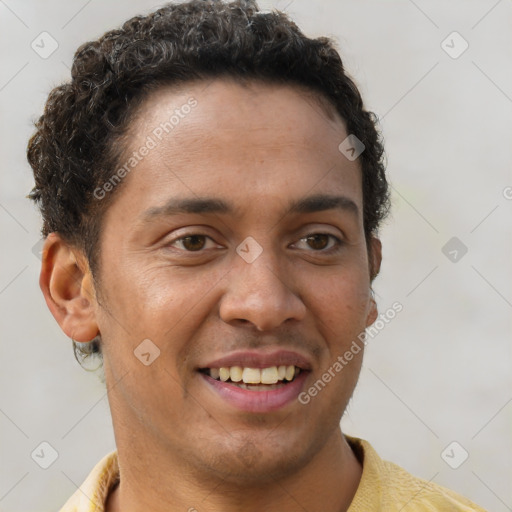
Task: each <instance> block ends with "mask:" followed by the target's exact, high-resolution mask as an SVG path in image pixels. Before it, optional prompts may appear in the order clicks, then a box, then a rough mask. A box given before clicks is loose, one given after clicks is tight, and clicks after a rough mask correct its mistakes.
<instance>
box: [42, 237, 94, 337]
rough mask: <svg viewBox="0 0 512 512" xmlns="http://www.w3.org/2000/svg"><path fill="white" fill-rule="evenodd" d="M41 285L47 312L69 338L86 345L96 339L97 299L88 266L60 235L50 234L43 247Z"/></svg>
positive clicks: (82, 257)
mask: <svg viewBox="0 0 512 512" xmlns="http://www.w3.org/2000/svg"><path fill="white" fill-rule="evenodd" d="M39 285H40V287H41V290H42V292H43V295H44V298H45V300H46V304H47V305H48V308H49V309H50V311H51V313H52V314H53V316H54V318H55V320H57V323H58V324H59V325H60V327H61V329H62V330H63V331H64V332H65V334H66V335H67V336H68V337H69V338H72V339H74V340H75V341H80V342H87V341H91V340H92V339H94V338H95V337H96V335H97V334H98V332H99V330H98V325H97V323H96V315H95V306H96V295H95V290H94V285H93V280H92V274H91V271H90V268H89V265H88V263H87V260H86V258H85V257H84V256H83V255H82V254H81V253H80V252H79V251H78V250H77V249H76V248H74V247H71V246H70V245H69V244H68V243H67V242H65V241H64V240H63V239H62V238H61V237H60V236H59V235H58V234H57V233H50V234H49V235H48V237H47V239H46V242H45V244H44V248H43V258H42V263H41V273H40V276H39Z"/></svg>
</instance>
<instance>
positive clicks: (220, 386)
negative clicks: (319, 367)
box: [201, 371, 309, 412]
mask: <svg viewBox="0 0 512 512" xmlns="http://www.w3.org/2000/svg"><path fill="white" fill-rule="evenodd" d="M308 373H309V372H306V371H301V372H300V373H299V375H298V376H297V377H295V379H293V381H292V382H289V383H288V384H283V386H282V387H279V388H278V389H272V390H270V391H251V390H249V389H243V388H240V387H238V386H235V385H234V384H230V383H228V382H222V381H220V380H216V379H212V378H211V377H210V376H209V375H206V374H204V373H201V376H202V377H203V378H204V380H205V382H206V383H207V384H208V385H209V386H210V387H211V388H213V390H214V391H215V392H217V393H218V394H219V395H220V396H221V397H222V398H223V399H224V400H226V402H228V403H229V404H231V405H232V406H234V407H236V408H237V409H241V410H243V411H247V412H271V411H276V410H278V409H281V408H282V407H284V406H286V405H288V404H289V403H291V402H293V401H294V400H297V397H298V396H299V394H300V392H301V390H302V388H303V386H304V381H305V380H306V378H307V374H308Z"/></svg>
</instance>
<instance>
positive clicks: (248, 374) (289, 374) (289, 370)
mask: <svg viewBox="0 0 512 512" xmlns="http://www.w3.org/2000/svg"><path fill="white" fill-rule="evenodd" d="M300 371H301V370H300V368H299V367H297V366H294V365H280V366H269V367H267V368H250V367H245V368H244V367H242V366H231V367H225V366H223V367H221V368H207V369H205V370H203V372H204V373H206V374H207V375H209V376H210V377H211V378H212V379H215V380H217V381H221V382H229V383H230V384H234V385H236V386H237V387H239V388H241V389H248V390H251V391H269V390H271V389H277V388H278V387H279V386H281V385H285V384H287V383H289V382H291V381H293V380H294V379H295V377H296V376H297V375H299V373H300Z"/></svg>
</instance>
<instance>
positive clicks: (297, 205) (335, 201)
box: [142, 194, 359, 221]
mask: <svg viewBox="0 0 512 512" xmlns="http://www.w3.org/2000/svg"><path fill="white" fill-rule="evenodd" d="M235 210H236V209H235V207H234V206H232V205H231V204H230V203H228V202H226V201H224V200H223V199H218V198H213V197H197V198H196V197H194V198H173V199H170V200H169V201H168V202H167V203H166V204H164V205H163V206H157V207H153V208H150V209H148V210H146V211H145V212H144V213H143V215H142V217H143V219H144V220H146V221H151V220H153V219H155V218H156V217H169V216H172V215H180V214H187V213H189V214H194V213H195V214H234V213H235ZM326 210H342V211H346V212H348V213H351V214H353V215H355V216H356V217H357V216H358V215H359V208H358V206H357V205H356V203H355V202H354V201H352V199H350V198H348V197H346V196H337V195H329V194H316V195H313V196H308V197H304V198H301V199H298V200H296V201H292V202H291V203H290V204H289V205H288V210H287V213H288V214H289V213H295V214H300V213H314V212H321V211H326Z"/></svg>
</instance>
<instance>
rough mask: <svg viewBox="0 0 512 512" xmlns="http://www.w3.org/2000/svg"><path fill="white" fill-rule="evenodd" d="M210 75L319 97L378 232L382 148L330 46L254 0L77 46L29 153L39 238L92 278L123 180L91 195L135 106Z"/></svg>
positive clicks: (188, 11) (216, 3) (211, 3)
mask: <svg viewBox="0 0 512 512" xmlns="http://www.w3.org/2000/svg"><path fill="white" fill-rule="evenodd" d="M217 77H228V78H232V79H235V80H243V81H247V80H251V79H254V80H260V81H264V82H267V83H275V84H284V85H296V86H299V87H303V88H306V89H308V90H310V91H312V92H314V93H316V94H317V95H318V97H319V98H321V99H323V100H325V99H327V100H328V103H330V104H331V106H332V108H334V109H335V110H336V111H337V112H338V114H339V115H340V116H341V117H342V118H343V119H344V121H345V123H346V127H347V131H348V133H350V134H354V135H355V136H356V137H357V138H358V139H360V140H361V141H362V142H363V144H364V145H365V150H364V152H363V153H362V154H361V156H360V157H359V162H360V165H361V170H362V189H363V222H364V230H365V235H366V238H367V240H368V239H369V238H370V236H372V235H374V234H376V233H377V230H378V227H379V225H380V223H381V221H382V220H383V219H384V218H385V216H386V215H387V213H388V211H389V204H390V203H389V187H388V183H387V180H386V176H385V164H384V150H383V145H382V142H381V138H380V134H379V132H378V130H377V128H376V116H375V115H374V114H373V113H371V112H368V111H366V110H365V108H364V106H363V101H362V99H361V95H360V94H359V91H358V89H357V87H356V86H355V84H354V82H353V81H352V80H351V78H350V77H349V76H348V75H347V74H346V73H345V69H344V66H343V62H342V60H341V58H340V55H339V54H338V52H337V50H336V49H335V46H334V44H333V43H332V41H331V40H330V39H328V38H326V37H320V38H316V39H311V38H308V37H306V36H305V35H304V34H303V33H302V32H301V31H300V30H299V28H298V27H297V26H296V25H295V23H293V22H292V21H291V20H290V19H289V18H288V16H286V15H285V14H284V13H282V12H279V11H272V12H260V11H259V9H258V5H257V3H256V1H254V0H236V1H233V2H230V3H226V2H225V1H222V0H190V1H188V2H184V3H170V4H167V5H165V6H164V7H163V8H160V9H158V10H157V11H155V12H152V13H150V14H148V15H146V16H136V17H134V18H132V19H130V20H128V21H127V22H125V23H124V24H123V25H122V27H121V28H119V29H116V30H112V31H110V32H107V33H105V34H104V35H103V36H102V37H100V38H99V39H98V40H96V41H91V42H87V43H85V44H83V45H82V46H81V47H80V48H79V49H78V50H77V51H76V53H75V56H74V60H73V66H72V69H71V81H69V82H66V83H64V84H62V85H60V86H58V87H56V88H55V89H53V90H52V91H51V93H50V95H49V97H48V100H47V102H46V106H45V109H44V113H43V115H42V116H41V117H40V118H39V120H38V121H37V122H36V131H35V133H34V134H33V136H32V137H31V139H30V141H29V144H28V150H27V156H28V161H29V163H30V165H31V166H32V169H33V171H34V178H35V186H34V188H33V189H32V191H31V193H30V194H29V198H31V199H32V200H34V201H35V202H36V203H37V205H38V206H39V208H40V210H41V212H42V216H43V228H42V234H43V236H47V235H48V234H49V233H51V232H58V233H59V234H60V235H61V236H62V237H63V238H64V239H65V240H66V241H67V242H68V243H70V244H71V245H74V246H76V247H77V248H79V249H81V250H82V251H83V252H84V254H85V255H86V257H87V259H88V261H89V264H90V267H91V271H92V272H93V277H94V276H95V271H96V269H97V264H98V261H99V250H100V247H99V239H100V237H99V234H100V232H101V220H102V217H103V214H104V212H105V210H106V209H107V208H108V205H109V204H110V202H111V201H112V199H113V197H115V192H116V191H117V190H118V189H119V188H120V187H119V186H118V187H116V188H115V190H113V191H112V192H111V193H110V194H109V195H108V197H107V198H105V199H104V200H101V201H99V200H98V199H96V197H95V196H94V191H95V190H96V189H97V188H98V187H99V186H101V185H103V184H104V183H105V182H107V181H108V179H109V178H110V177H111V176H112V174H113V170H114V169H116V168H117V166H118V165H119V163H120V162H119V160H120V157H121V154H122V151H123V149H124V148H123V144H122V141H123V135H125V134H126V133H127V130H128V128H129V126H130V121H131V120H132V119H133V116H134V113H135V112H136V110H137V107H138V106H140V105H141V103H142V101H143V100H144V99H145V98H146V97H147V96H148V94H149V93H150V92H151V91H153V90H155V89H156V88H158V87H160V86H163V85H170V84H174V85H180V84H184V83H187V82H191V81H197V80H210V79H212V78H217ZM120 142H121V143H120ZM75 348H76V345H75Z"/></svg>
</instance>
